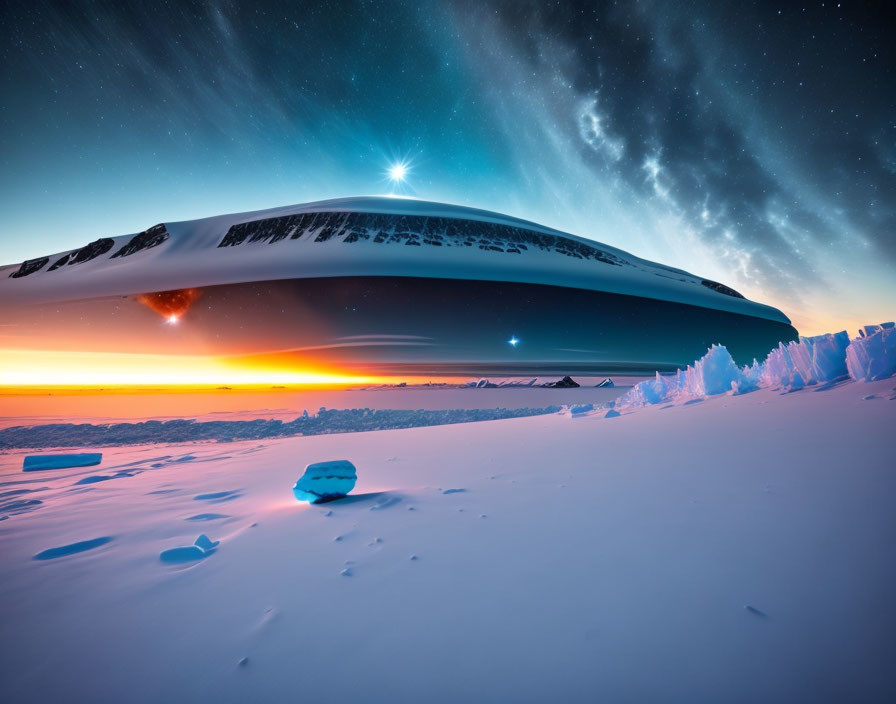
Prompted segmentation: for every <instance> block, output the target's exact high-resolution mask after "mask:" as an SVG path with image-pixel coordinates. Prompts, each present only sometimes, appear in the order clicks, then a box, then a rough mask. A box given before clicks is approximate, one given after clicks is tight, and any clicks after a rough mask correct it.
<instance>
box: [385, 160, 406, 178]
mask: <svg viewBox="0 0 896 704" xmlns="http://www.w3.org/2000/svg"><path fill="white" fill-rule="evenodd" d="M407 175H408V165H407V164H405V163H404V162H403V161H399V162H398V163H397V164H393V165H392V166H390V167H389V178H390V179H392V180H393V181H394V182H395V183H401V182H402V181H404V178H405V176H407Z"/></svg>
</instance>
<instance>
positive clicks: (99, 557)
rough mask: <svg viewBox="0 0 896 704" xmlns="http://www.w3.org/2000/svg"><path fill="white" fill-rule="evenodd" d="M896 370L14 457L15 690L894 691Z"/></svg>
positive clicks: (2, 625)
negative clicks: (608, 405) (337, 490)
mask: <svg viewBox="0 0 896 704" xmlns="http://www.w3.org/2000/svg"><path fill="white" fill-rule="evenodd" d="M716 361H719V360H716ZM721 361H722V362H723V361H724V360H721ZM714 364H715V361H714ZM704 368H706V366H704ZM718 368H719V369H721V370H722V371H723V373H724V370H725V368H726V365H724V364H723V363H722V364H720V366H719V367H718ZM893 387H894V381H893V379H887V380H883V381H876V382H869V383H858V382H854V381H851V380H846V381H843V382H840V383H838V384H835V385H824V384H819V385H816V386H815V387H812V388H813V389H819V391H817V392H816V391H813V390H810V389H809V388H806V389H803V390H802V391H800V392H799V393H786V394H782V393H780V392H777V391H774V390H772V389H769V388H766V389H760V390H758V391H755V392H752V393H749V394H745V395H737V396H732V395H727V394H721V395H716V396H710V397H707V398H705V399H703V400H700V401H699V402H698V403H692V404H689V405H679V406H671V407H670V406H652V407H646V408H642V409H641V410H639V411H638V412H637V413H624V414H622V416H621V417H616V418H611V419H605V418H603V417H600V416H590V417H584V418H579V419H576V420H575V421H570V419H569V418H568V417H566V416H564V415H559V414H558V415H549V416H537V417H528V418H516V419H511V420H501V421H492V422H487V423H473V424H467V425H449V426H440V427H428V428H414V429H407V430H389V431H381V432H371V433H357V434H345V435H320V436H314V437H300V438H290V439H282V440H273V441H251V442H237V443H225V444H188V445H169V446H161V447H160V446H132V447H127V448H110V449H108V450H106V451H105V452H104V458H103V462H102V464H101V465H99V466H98V467H94V468H77V469H68V470H56V471H53V472H47V473H46V474H44V475H41V476H37V475H35V473H23V472H22V471H21V467H22V459H23V457H24V455H25V454H26V453H25V452H24V451H16V452H10V453H7V454H3V455H0V514H2V515H4V516H7V518H6V520H2V521H0V567H2V579H0V642H2V643H3V646H4V647H3V656H2V658H0V699H2V700H3V701H9V702H46V701H66V702H88V701H90V702H96V701H127V702H166V701H167V702H174V701H176V702H199V701H216V702H249V701H252V702H262V701H293V700H308V701H322V702H340V701H351V700H355V701H366V702H381V701H382V702H404V701H408V702H410V701H427V702H456V701H464V700H466V701H487V702H488V701H494V702H498V701H502V702H503V701H514V702H543V701H588V702H591V701H688V702H718V701H725V702H756V701H766V702H793V701H813V702H825V701H869V702H873V701H880V702H884V701H893V700H894V698H896V671H894V669H893V667H892V663H893V662H896V640H894V638H893V633H894V629H896V602H894V599H893V593H894V590H896V560H894V559H893V551H892V546H893V540H894V537H896V512H894V511H893V496H894V495H896V465H894V463H893V461H892V452H890V451H889V449H888V448H890V447H891V445H892V442H891V438H892V433H893V428H894V420H896V401H894V400H893V399H896V391H894V388H893ZM432 393H434V394H438V393H441V392H440V391H438V390H435V391H433V392H432ZM863 398H867V399H868V400H863ZM71 449H72V450H77V449H78V448H71ZM331 457H346V458H348V459H350V460H351V461H352V463H353V464H354V465H355V466H356V467H357V469H358V484H357V487H356V489H355V491H354V493H353V494H352V495H350V496H348V497H346V498H345V499H341V500H338V501H334V502H331V503H328V504H323V505H309V504H304V503H299V502H297V501H296V500H295V498H294V497H293V495H292V491H291V487H292V485H293V483H294V481H295V479H296V476H297V475H298V473H299V472H301V468H302V467H303V466H304V465H306V464H308V463H310V462H316V461H320V460H322V459H327V458H331ZM95 475H103V476H107V477H111V479H109V480H108V481H102V482H100V483H96V484H91V485H79V484H78V482H79V481H80V480H81V479H83V478H85V477H89V476H95ZM29 501H30V502H34V503H32V504H31V505H22V504H23V503H26V502H29ZM11 505H12V510H11V509H10V506H11ZM197 522H201V525H202V527H203V529H205V531H206V534H207V535H208V536H211V537H212V538H214V539H215V540H219V541H220V544H219V545H218V546H217V548H216V549H215V550H214V552H213V553H212V554H207V555H205V556H204V557H203V559H200V560H191V561H190V562H187V563H176V564H166V563H164V562H162V561H161V560H160V557H159V556H160V554H161V553H162V551H164V550H168V549H171V548H176V547H178V546H190V545H191V544H193V543H194V542H195V538H196V534H197V532H196V527H197ZM197 547H198V548H199V549H202V548H201V547H200V546H197ZM35 558H37V559H35ZM309 673H312V674H311V675H309Z"/></svg>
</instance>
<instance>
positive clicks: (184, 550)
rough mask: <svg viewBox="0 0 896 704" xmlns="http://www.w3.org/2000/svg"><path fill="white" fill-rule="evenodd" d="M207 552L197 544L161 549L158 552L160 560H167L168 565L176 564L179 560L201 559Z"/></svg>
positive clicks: (191, 560)
mask: <svg viewBox="0 0 896 704" xmlns="http://www.w3.org/2000/svg"><path fill="white" fill-rule="evenodd" d="M207 554H208V553H207V552H206V551H205V550H203V549H202V548H201V547H199V546H198V545H185V546H183V547H179V548H171V549H169V550H163V551H162V552H161V553H160V554H159V559H160V560H161V561H162V562H167V563H168V564H170V565H176V564H179V563H181V562H193V561H194V560H201V559H202V558H203V557H205V556H206V555H207Z"/></svg>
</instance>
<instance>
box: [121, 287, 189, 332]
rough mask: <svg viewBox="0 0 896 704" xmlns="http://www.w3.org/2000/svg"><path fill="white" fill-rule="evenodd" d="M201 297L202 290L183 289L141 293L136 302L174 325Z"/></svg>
mask: <svg viewBox="0 0 896 704" xmlns="http://www.w3.org/2000/svg"><path fill="white" fill-rule="evenodd" d="M201 295H202V289H198V288H183V289H178V290H176V291H159V292H157V293H141V294H139V295H138V296H137V300H138V301H140V302H141V303H142V304H143V305H145V306H147V307H148V308H150V309H152V310H154V311H155V312H156V313H158V314H159V315H161V316H162V317H163V318H165V319H166V320H167V322H169V323H171V324H174V323H176V322H177V321H178V320H180V318H181V317H182V316H183V314H184V313H186V312H187V311H188V310H189V309H190V306H192V305H193V304H194V303H195V302H196V301H197V300H198V299H199V297H200V296H201Z"/></svg>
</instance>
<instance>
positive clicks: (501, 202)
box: [0, 0, 896, 334]
mask: <svg viewBox="0 0 896 704" xmlns="http://www.w3.org/2000/svg"><path fill="white" fill-rule="evenodd" d="M883 8H884V3H879V4H860V3H855V2H839V3H838V2H806V3H793V2H787V3H785V2H779V3H750V2H718V1H716V2H705V3H699V2H695V3H670V2H627V3H626V2H588V3H574V2H554V3H548V2H529V1H527V0H508V1H507V2H485V1H479V2H471V1H460V0H443V1H438V2H437V1H435V0H420V1H418V2H398V1H397V0H391V1H383V2H373V1H363V0H354V1H351V2H319V3H312V2H298V1H293V2H263V1H261V0H259V1H258V2H252V3H249V2H243V3H238V2H228V1H226V0H224V1H221V2H211V1H210V2H197V1H195V0H177V1H172V2H152V1H148V0H147V1H143V2H135V1H133V0H118V1H117V2H113V1H112V0H73V1H71V2H56V3H53V2H41V1H40V0H29V1H27V2H23V1H20V0H7V2H5V3H3V4H2V7H0V26H2V27H3V30H2V32H3V36H4V41H3V42H2V45H0V51H2V69H0V80H2V85H0V163H2V167H0V179H2V183H0V261H2V262H3V263H13V262H16V261H20V260H22V259H24V258H30V257H35V256H40V255H44V254H50V253H53V252H57V251H60V250H64V249H69V248H72V247H75V246H80V245H82V244H84V243H86V242H88V241H91V240H93V239H96V238H97V237H101V236H107V235H115V234H126V233H131V232H137V231H139V230H142V229H145V228H146V227H148V226H150V225H153V224H155V223H157V222H164V221H176V220H185V219H191V218H197V217H204V216H209V215H215V214H220V213H225V212H236V211H243V210H252V209H260V208H267V207H275V206H278V205H286V204H291V203H300V202H304V201H309V200H317V199H323V198H331V197H341V196H346V195H355V194H378V193H389V192H393V191H394V189H395V186H394V185H393V184H392V183H390V181H389V179H388V176H387V170H388V168H389V167H390V166H391V165H393V164H395V163H399V162H401V163H405V164H407V166H408V169H409V170H408V175H407V180H406V182H405V183H404V184H402V185H401V189H400V190H401V192H403V193H406V194H408V195H414V196H418V197H421V198H426V199H431V200H439V201H447V202H453V203H460V204H466V205H472V206H476V207H481V208H486V209H489V210H496V211H499V212H504V213H508V214H512V215H515V216H518V217H523V218H527V219H531V220H534V221H536V222H539V223H542V224H545V225H548V226H552V227H556V228H559V229H561V230H565V231H568V232H573V233H575V234H578V235H582V236H584V237H591V238H594V239H597V240H599V241H602V242H606V243H608V244H611V245H614V246H617V247H621V248H623V249H626V250H628V251H630V252H632V253H634V254H637V255H639V256H642V257H645V258H648V259H653V260H657V261H660V262H663V263H665V264H670V265H673V266H678V267H682V268H684V269H687V270H689V271H692V272H693V273H696V274H698V275H702V276H705V277H707V278H712V279H715V280H718V281H722V282H725V283H727V284H729V285H731V286H733V287H734V288H736V289H738V290H740V291H742V292H743V293H744V294H745V295H747V296H748V297H750V298H754V299H756V300H760V301H763V302H766V303H770V304H772V305H775V306H777V307H779V308H781V309H782V310H783V311H784V312H785V313H786V314H788V315H789V316H790V317H791V318H792V319H793V321H794V323H795V325H796V326H797V328H798V329H799V330H800V332H801V333H804V334H815V333H820V332H825V331H829V330H839V329H843V328H849V329H850V330H851V331H853V332H854V328H855V327H857V326H858V325H859V324H862V323H866V322H868V323H870V322H880V321H882V320H884V319H890V320H891V319H893V317H894V316H896V71H894V68H896V64H894V48H893V46H894V43H893V42H892V36H893V34H894V29H896V27H894V26H893V25H892V23H888V18H887V16H886V13H885V10H884V9H883Z"/></svg>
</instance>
